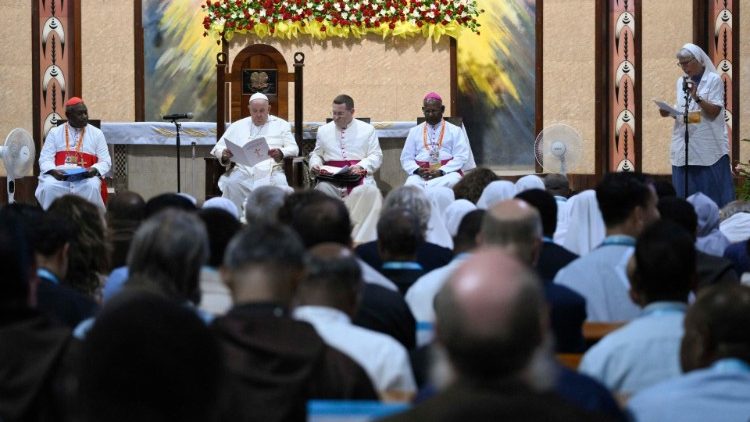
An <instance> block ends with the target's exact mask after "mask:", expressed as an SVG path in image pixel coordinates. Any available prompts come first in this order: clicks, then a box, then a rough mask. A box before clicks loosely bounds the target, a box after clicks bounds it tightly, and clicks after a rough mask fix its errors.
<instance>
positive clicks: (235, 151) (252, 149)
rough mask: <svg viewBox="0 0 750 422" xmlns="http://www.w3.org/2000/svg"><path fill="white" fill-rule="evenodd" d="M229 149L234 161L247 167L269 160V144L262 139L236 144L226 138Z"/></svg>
mask: <svg viewBox="0 0 750 422" xmlns="http://www.w3.org/2000/svg"><path fill="white" fill-rule="evenodd" d="M224 142H225V143H226V144H227V148H228V149H229V151H230V152H231V153H232V161H234V162H235V163H237V164H242V165H245V166H250V167H252V166H254V165H256V164H258V163H260V162H261V161H265V160H268V159H269V158H271V157H269V156H268V142H266V138H263V137H260V138H255V139H250V140H247V141H245V142H235V141H231V140H229V139H226V138H224Z"/></svg>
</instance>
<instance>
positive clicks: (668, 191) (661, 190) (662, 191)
mask: <svg viewBox="0 0 750 422" xmlns="http://www.w3.org/2000/svg"><path fill="white" fill-rule="evenodd" d="M654 190H656V196H657V197H659V199H662V198H671V197H674V196H677V191H676V190H675V189H674V185H672V183H670V182H667V181H666V180H657V181H655V182H654Z"/></svg>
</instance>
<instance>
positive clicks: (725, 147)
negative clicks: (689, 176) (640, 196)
mask: <svg viewBox="0 0 750 422" xmlns="http://www.w3.org/2000/svg"><path fill="white" fill-rule="evenodd" d="M675 92H677V102H676V105H675V108H676V109H677V110H684V109H685V97H684V94H683V91H682V77H679V78H677V82H676V88H675ZM697 93H698V96H700V97H701V98H703V101H707V102H709V103H711V104H714V105H717V106H720V107H721V111H720V112H719V114H718V115H717V116H716V117H715V118H713V119H710V118H709V117H708V116H707V115H706V113H703V112H701V121H700V123H689V124H688V133H689V134H690V151H689V155H690V156H689V157H688V159H689V160H690V165H696V166H710V165H712V164H714V163H715V162H717V161H719V159H720V158H721V157H722V156H724V155H727V154H729V140H728V139H729V138H728V136H727V125H726V122H725V121H724V83H723V82H722V80H721V77H720V76H719V75H718V74H716V73H713V72H710V71H708V70H706V71H705V72H703V76H702V77H701V80H700V83H698V90H697ZM700 110H701V108H700V106H699V105H698V104H696V103H695V101H693V100H692V99H691V100H690V103H689V104H688V111H700ZM671 158H672V165H673V166H684V165H685V123H683V121H682V118H681V117H678V118H676V119H675V121H674V128H673V129H672V148H671Z"/></svg>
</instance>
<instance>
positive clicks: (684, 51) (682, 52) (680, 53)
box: [675, 48, 700, 61]
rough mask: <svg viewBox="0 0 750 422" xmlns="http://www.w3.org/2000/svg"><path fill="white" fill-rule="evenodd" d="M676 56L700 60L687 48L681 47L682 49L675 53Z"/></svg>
mask: <svg viewBox="0 0 750 422" xmlns="http://www.w3.org/2000/svg"><path fill="white" fill-rule="evenodd" d="M675 57H677V58H678V59H696V60H698V58H697V57H695V55H694V54H693V53H692V52H691V51H690V50H688V49H687V48H681V49H680V51H678V52H677V54H676V55H675ZM699 61H700V60H699Z"/></svg>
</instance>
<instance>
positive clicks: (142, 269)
mask: <svg viewBox="0 0 750 422" xmlns="http://www.w3.org/2000/svg"><path fill="white" fill-rule="evenodd" d="M208 256H209V246H208V234H207V232H206V227H205V225H204V224H203V222H202V221H201V220H200V219H199V218H198V217H197V216H196V215H195V213H190V212H186V211H181V210H178V209H165V210H164V211H162V212H160V213H158V214H156V215H154V216H152V217H149V218H148V219H147V220H146V221H144V222H143V224H141V226H140V227H139V228H138V230H137V231H136V232H135V236H134V237H133V242H132V243H131V245H130V252H129V254H128V269H129V281H128V286H129V287H136V288H142V289H147V290H150V291H155V292H158V293H160V294H162V295H165V296H166V297H169V298H170V299H172V300H176V301H178V302H184V301H191V302H193V303H195V304H197V303H199V302H200V289H199V285H198V280H199V277H200V270H201V267H202V266H203V265H205V264H206V262H207V261H208Z"/></svg>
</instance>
